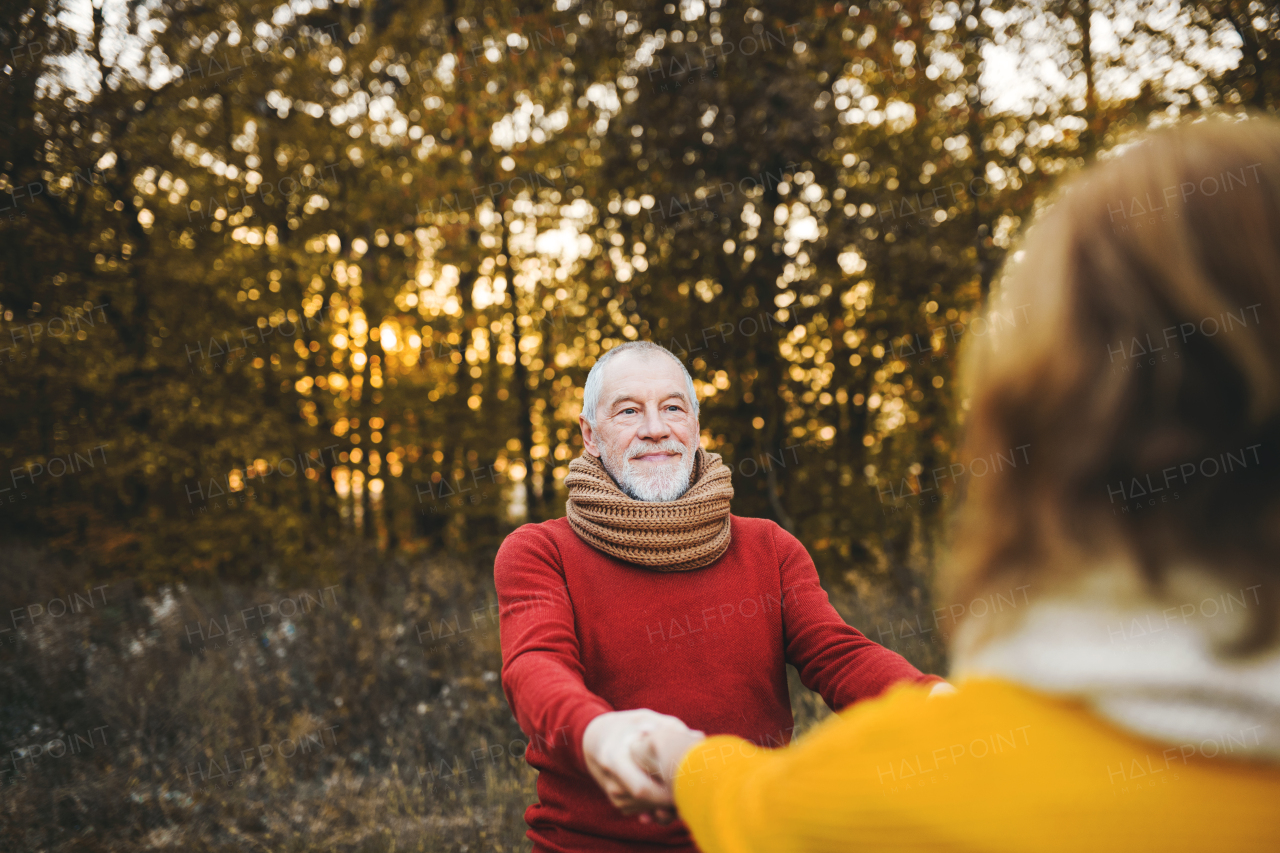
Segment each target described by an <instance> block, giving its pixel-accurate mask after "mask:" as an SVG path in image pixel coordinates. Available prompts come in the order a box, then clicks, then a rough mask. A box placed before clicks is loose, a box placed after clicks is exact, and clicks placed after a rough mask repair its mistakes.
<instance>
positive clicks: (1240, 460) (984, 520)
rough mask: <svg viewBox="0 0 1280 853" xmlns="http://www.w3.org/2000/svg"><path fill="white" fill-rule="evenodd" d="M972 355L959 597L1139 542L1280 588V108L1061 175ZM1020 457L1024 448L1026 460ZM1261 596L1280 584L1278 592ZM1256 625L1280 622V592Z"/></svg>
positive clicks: (1147, 565)
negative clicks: (970, 475)
mask: <svg viewBox="0 0 1280 853" xmlns="http://www.w3.org/2000/svg"><path fill="white" fill-rule="evenodd" d="M1006 279H1007V281H1006V282H1005V284H1004V288H1003V289H1004V293H1003V297H1004V301H1006V302H1007V303H1008V304H1011V305H1026V306H1027V307H1026V309H1025V311H1023V312H1022V313H1021V314H1020V315H1019V316H1020V318H1025V322H1018V323H1015V324H1012V325H1010V324H1002V330H1001V332H1000V333H999V334H998V335H993V336H991V337H990V338H989V342H988V343H987V344H986V345H985V346H984V347H983V348H982V349H981V350H980V351H976V352H974V353H972V360H971V363H970V364H969V365H968V369H969V370H970V373H971V384H970V386H969V391H970V402H969V409H968V413H967V415H966V425H965V428H966V440H965V445H964V455H965V457H966V461H969V460H974V459H978V458H987V459H993V458H995V455H996V454H1003V455H1004V456H1006V457H1007V456H1009V455H1011V453H1012V451H1013V449H1014V448H1019V447H1023V448H1024V449H1025V453H1022V451H1019V453H1020V454H1021V455H1023V456H1025V457H1026V459H1027V460H1028V461H1027V463H1026V464H1022V465H1018V466H1016V467H1003V468H1002V470H999V471H995V472H992V473H990V474H988V475H987V476H985V477H983V478H981V479H974V480H973V481H972V482H971V483H970V484H969V491H968V494H967V496H966V501H965V505H964V507H963V508H962V510H961V513H960V516H959V518H958V519H957V524H956V527H955V528H954V531H953V534H954V535H953V540H954V542H953V556H954V562H953V572H952V575H951V577H950V581H951V582H952V585H953V587H954V589H953V592H955V593H956V594H958V595H969V594H976V593H980V592H981V591H983V590H988V589H991V588H993V587H995V586H996V585H1003V584H1004V583H1005V582H1006V581H1009V580H1012V579H1014V578H1021V579H1023V580H1024V581H1025V580H1027V579H1031V580H1032V581H1033V582H1034V581H1035V579H1039V580H1042V581H1044V582H1046V583H1048V582H1052V581H1053V580H1055V579H1063V580H1065V579H1069V578H1070V576H1071V574H1072V573H1073V572H1076V571H1079V570H1081V569H1083V568H1085V567H1086V566H1087V564H1088V563H1089V562H1090V561H1092V560H1102V559H1114V558H1116V557H1122V558H1129V559H1130V560H1131V562H1132V563H1133V564H1135V565H1137V566H1138V567H1139V568H1141V569H1142V570H1143V572H1144V573H1145V574H1146V576H1147V577H1148V578H1150V579H1152V580H1153V581H1158V580H1159V579H1160V578H1161V577H1162V576H1163V575H1164V573H1165V572H1166V571H1168V570H1169V569H1170V568H1172V567H1174V566H1177V565H1186V564H1195V565H1198V566H1201V567H1204V568H1206V569H1208V570H1210V571H1212V572H1215V573H1219V574H1221V575H1224V576H1232V577H1234V578H1239V579H1240V580H1242V581H1244V580H1248V581H1250V582H1252V583H1261V584H1262V587H1261V594H1262V595H1264V596H1269V597H1270V598H1269V600H1270V601H1271V602H1272V603H1274V602H1275V601H1276V600H1277V596H1276V591H1275V589H1274V588H1275V587H1276V586H1277V585H1280V564H1278V563H1277V561H1276V557H1277V556H1280V465H1278V464H1277V460H1278V459H1280V122H1277V121H1275V120H1272V119H1250V120H1247V121H1227V120H1213V121H1204V122H1200V123H1196V124H1191V125H1184V126H1181V127H1178V128H1176V129H1171V130H1164V131H1159V132H1157V133H1153V134H1151V135H1149V136H1147V137H1146V138H1144V139H1143V140H1142V141H1141V142H1140V143H1138V144H1136V145H1133V146H1131V147H1129V148H1127V149H1126V150H1124V151H1123V153H1120V154H1118V155H1116V156H1114V157H1111V158H1109V159H1107V160H1105V161H1103V162H1100V163H1098V164H1096V165H1094V166H1093V167H1091V168H1090V169H1089V170H1088V171H1086V172H1085V173H1084V174H1083V175H1082V176H1080V177H1079V178H1078V179H1076V180H1075V181H1073V182H1071V183H1070V184H1068V185H1067V187H1066V188H1065V189H1064V191H1063V192H1062V193H1061V195H1060V197H1059V198H1058V199H1057V200H1056V201H1055V202H1054V203H1053V204H1052V206H1051V207H1050V208H1049V209H1048V210H1047V211H1046V213H1045V214H1044V216H1043V217H1041V218H1040V220H1039V221H1038V222H1037V223H1036V224H1035V225H1034V226H1033V227H1032V229H1031V230H1030V232H1029V234H1028V237H1027V240H1026V244H1025V247H1024V254H1023V256H1021V257H1020V259H1018V260H1016V261H1015V262H1014V263H1013V264H1012V265H1011V267H1010V269H1009V270H1008V271H1007V275H1006ZM1020 458H1021V456H1020ZM1264 601H1266V599H1264ZM1259 610H1260V613H1261V614H1264V615H1263V618H1261V619H1260V620H1259V621H1258V623H1257V625H1256V628H1257V630H1256V631H1255V632H1254V635H1253V636H1252V637H1251V638H1250V640H1251V642H1252V644H1253V645H1257V644H1258V643H1260V642H1262V641H1263V640H1264V639H1266V638H1267V637H1268V636H1270V634H1271V631H1272V629H1273V628H1274V624H1273V620H1274V615H1273V614H1274V612H1275V608H1274V607H1271V608H1259Z"/></svg>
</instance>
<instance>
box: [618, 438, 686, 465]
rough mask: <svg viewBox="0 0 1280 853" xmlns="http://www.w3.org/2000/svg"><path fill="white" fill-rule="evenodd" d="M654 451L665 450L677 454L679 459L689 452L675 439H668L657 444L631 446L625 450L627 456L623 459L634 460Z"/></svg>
mask: <svg viewBox="0 0 1280 853" xmlns="http://www.w3.org/2000/svg"><path fill="white" fill-rule="evenodd" d="M655 450H665V451H668V452H671V453H678V454H680V457H681V458H683V457H684V456H685V454H687V453H688V452H689V448H687V447H685V446H684V445H683V444H681V443H680V442H678V441H676V440H675V439H668V440H666V441H662V442H659V443H658V444H639V443H637V444H633V445H631V446H630V447H628V448H627V455H626V457H625V459H626V460H627V461H630V460H632V459H635V458H636V457H637V456H644V455H646V454H648V453H653V452H654V451H655Z"/></svg>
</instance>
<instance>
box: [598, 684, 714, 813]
mask: <svg viewBox="0 0 1280 853" xmlns="http://www.w3.org/2000/svg"><path fill="white" fill-rule="evenodd" d="M678 732H684V733H690V732H691V730H690V729H689V728H688V727H687V726H686V725H685V724H684V723H682V722H680V720H678V719H676V718H675V717H671V716H667V715H666V714H659V713H658V712H657V711H650V710H648V709H647V708H639V709H636V710H633V711H612V712H609V713H606V714H601V715H600V716H598V717H596V718H595V719H594V720H592V721H591V722H590V723H589V724H588V725H587V728H586V731H585V732H584V733H583V737H582V753H583V756H584V757H585V758H586V762H587V770H589V771H590V772H591V776H592V778H594V779H595V780H596V783H597V784H599V785H600V787H601V788H602V789H603V790H604V792H605V794H607V795H608V797H609V802H611V803H613V805H614V806H615V807H616V808H617V809H619V810H620V811H621V812H622V813H623V814H625V815H639V816H640V822H641V823H649V822H650V821H657V822H658V823H661V824H666V823H670V822H671V821H672V820H673V819H674V818H675V809H674V807H673V803H672V799H671V784H670V779H669V777H663V776H661V775H660V774H658V773H657V772H656V769H657V768H658V767H659V766H660V762H661V760H662V758H661V757H660V755H659V753H657V752H655V751H654V750H655V749H656V746H657V744H658V743H661V744H662V745H663V749H664V750H666V751H668V752H669V751H670V749H671V748H672V747H671V745H672V744H674V738H675V736H676V733H678ZM696 734H697V737H698V740H701V739H702V737H703V735H702V733H701V732H698V733H696ZM665 754H666V752H664V753H662V755H664V756H665ZM683 754H684V753H683V752H681V755H683ZM642 761H643V762H644V764H642V763H641V762H642ZM649 768H654V769H653V770H650V769H649ZM672 770H673V773H674V767H673V768H672Z"/></svg>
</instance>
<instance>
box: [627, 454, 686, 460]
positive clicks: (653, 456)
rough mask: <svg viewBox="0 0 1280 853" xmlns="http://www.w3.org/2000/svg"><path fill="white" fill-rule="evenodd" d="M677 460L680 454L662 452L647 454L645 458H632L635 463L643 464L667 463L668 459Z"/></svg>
mask: <svg viewBox="0 0 1280 853" xmlns="http://www.w3.org/2000/svg"><path fill="white" fill-rule="evenodd" d="M677 458H679V454H678V453H666V452H662V453H646V454H645V455H643V456H632V457H631V459H632V460H633V461H635V460H640V461H642V462H664V461H666V460H668V459H677Z"/></svg>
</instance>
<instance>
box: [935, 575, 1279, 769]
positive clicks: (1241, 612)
mask: <svg viewBox="0 0 1280 853" xmlns="http://www.w3.org/2000/svg"><path fill="white" fill-rule="evenodd" d="M1257 593H1258V588H1257V587H1253V588H1244V589H1241V588H1239V585H1237V586H1229V585H1226V584H1225V583H1224V582H1223V581H1221V580H1219V579H1215V578H1212V577H1211V576H1209V575H1208V574H1206V573H1204V572H1197V571H1194V570H1190V569H1187V570H1179V571H1175V572H1171V573H1170V575H1169V583H1168V584H1167V587H1166V591H1165V593H1164V594H1163V595H1160V596H1156V595H1153V594H1152V593H1150V592H1149V591H1147V590H1146V589H1145V587H1144V586H1143V584H1142V583H1141V581H1140V580H1139V579H1138V577H1137V575H1136V573H1134V572H1132V571H1128V570H1126V569H1123V568H1117V567H1114V566H1113V567H1110V568H1107V569H1102V570H1098V571H1095V572H1090V573H1087V574H1086V575H1084V576H1083V577H1082V578H1081V579H1080V580H1079V582H1078V583H1077V584H1076V585H1074V586H1073V587H1071V588H1070V589H1065V590H1061V591H1057V592H1054V593H1052V594H1045V595H1044V596H1042V597H1034V596H1033V597H1031V600H1030V602H1029V604H1028V605H1027V606H1026V607H1023V608H1021V609H1020V610H1019V611H1006V612H1005V613H1004V614H1002V615H1001V616H992V617H989V618H987V619H982V618H978V617H970V618H969V619H967V620H966V621H965V622H964V623H963V624H962V625H961V626H960V628H959V629H958V630H957V632H956V636H955V643H954V646H953V658H952V659H953V665H952V676H953V677H954V678H956V679H957V680H959V679H963V678H965V677H969V676H982V675H987V676H995V677H999V678H1003V679H1006V680H1009V681H1013V682H1015V683H1018V684H1022V685H1025V686H1027V687H1030V688H1032V689H1035V690H1040V691H1042V692H1045V693H1051V694H1058V695H1065V696H1070V697H1072V698H1077V699H1080V700H1082V701H1084V702H1085V703H1086V704H1087V705H1088V706H1089V707H1091V708H1092V710H1093V711H1094V712H1095V713H1097V714H1098V715H1099V716H1101V717H1103V718H1105V719H1107V720H1109V721H1111V722H1112V723H1114V724H1115V725H1117V726H1119V727H1121V728H1124V729H1127V730H1129V731H1131V732H1134V733H1136V734H1139V735H1144V736H1146V737H1150V738H1152V739H1154V740H1158V741H1161V742H1164V743H1170V744H1179V745H1184V744H1191V745H1195V746H1196V747H1197V749H1198V750H1199V751H1200V752H1201V753H1202V754H1205V755H1209V754H1211V753H1212V754H1219V753H1220V754H1225V755H1235V756H1237V757H1253V758H1265V759H1269V760H1280V646H1272V647H1271V648H1270V649H1269V650H1267V651H1265V652H1263V653H1261V654H1255V655H1251V656H1249V657H1247V658H1239V659H1235V658H1226V657H1222V656H1220V655H1219V654H1217V653H1216V652H1215V648H1217V647H1221V645H1222V644H1224V643H1225V642H1228V641H1230V640H1231V639H1232V638H1234V637H1237V636H1239V635H1240V633H1241V632H1242V631H1243V630H1244V629H1245V627H1246V625H1247V619H1248V618H1249V617H1252V616H1254V615H1256V614H1257V608H1259V607H1260V606H1261V598H1260V597H1259V596H1258V595H1257ZM996 620H1000V621H996ZM1210 741H1212V742H1213V743H1214V744H1215V745H1216V746H1214V745H1210V743H1209V742H1210Z"/></svg>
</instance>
